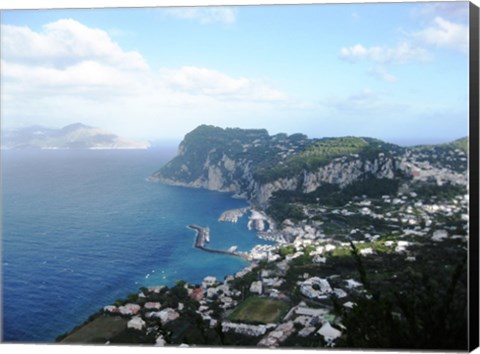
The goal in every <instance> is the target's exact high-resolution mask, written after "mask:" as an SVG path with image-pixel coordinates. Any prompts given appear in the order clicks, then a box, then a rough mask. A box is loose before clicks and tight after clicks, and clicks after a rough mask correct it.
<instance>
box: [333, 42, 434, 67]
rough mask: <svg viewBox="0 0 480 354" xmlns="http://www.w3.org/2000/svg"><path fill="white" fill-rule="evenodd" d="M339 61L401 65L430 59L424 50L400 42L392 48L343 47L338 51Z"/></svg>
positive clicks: (360, 45)
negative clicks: (369, 61)
mask: <svg viewBox="0 0 480 354" xmlns="http://www.w3.org/2000/svg"><path fill="white" fill-rule="evenodd" d="M340 59H343V60H346V61H349V62H352V63H354V62H358V61H360V60H371V61H374V62H377V63H386V64H389V63H400V64H401V63H406V62H409V61H413V60H419V61H427V60H429V59H430V55H429V53H428V52H427V51H426V50H425V49H423V48H420V47H415V46H413V45H412V44H410V43H408V42H402V43H400V44H398V45H397V46H396V47H394V48H387V47H381V46H374V47H369V48H367V47H365V46H363V45H362V44H356V45H354V46H351V47H343V48H342V49H341V50H340Z"/></svg>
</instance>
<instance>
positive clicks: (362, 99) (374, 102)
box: [327, 88, 384, 112]
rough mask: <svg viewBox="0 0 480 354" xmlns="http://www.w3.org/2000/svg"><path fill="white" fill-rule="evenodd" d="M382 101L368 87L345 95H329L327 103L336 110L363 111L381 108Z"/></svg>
mask: <svg viewBox="0 0 480 354" xmlns="http://www.w3.org/2000/svg"><path fill="white" fill-rule="evenodd" d="M383 104H384V102H383V100H382V98H381V97H380V95H379V94H377V93H375V92H373V91H372V90H370V89H369V88H364V89H363V90H361V91H359V92H354V93H352V94H350V95H348V96H345V97H330V98H329V99H328V102H327V105H329V106H331V107H333V108H335V109H336V110H338V111H348V112H351V111H357V112H358V111H365V110H372V109H377V108H381V107H382V106H383Z"/></svg>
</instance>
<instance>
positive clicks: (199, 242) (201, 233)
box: [187, 224, 250, 261]
mask: <svg viewBox="0 0 480 354" xmlns="http://www.w3.org/2000/svg"><path fill="white" fill-rule="evenodd" d="M187 227H188V228H189V229H191V230H194V231H196V232H197V237H196V239H195V247H196V248H199V249H201V250H203V251H206V252H210V253H219V254H226V255H229V256H236V257H241V258H243V259H245V260H247V261H248V260H250V258H249V256H248V255H247V254H244V253H241V252H236V251H233V250H228V251H225V250H217V249H213V248H207V247H205V244H206V243H207V242H209V241H210V228H209V227H203V226H198V225H194V224H192V225H188V226H187Z"/></svg>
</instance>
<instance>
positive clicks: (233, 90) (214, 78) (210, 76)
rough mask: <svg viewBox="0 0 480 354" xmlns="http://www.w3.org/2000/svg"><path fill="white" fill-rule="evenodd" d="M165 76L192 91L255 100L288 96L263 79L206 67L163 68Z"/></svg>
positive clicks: (175, 84) (171, 82)
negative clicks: (238, 75)
mask: <svg viewBox="0 0 480 354" xmlns="http://www.w3.org/2000/svg"><path fill="white" fill-rule="evenodd" d="M162 77H163V78H164V80H165V81H166V83H167V84H168V85H169V86H170V87H172V88H174V89H177V90H183V91H186V92H189V93H192V94H202V95H208V96H216V97H219V98H227V99H238V100H253V101H278V100H284V99H286V98H287V97H286V95H285V94H284V93H282V92H280V91H278V90H276V89H274V88H272V87H270V86H269V85H268V84H266V83H264V82H262V81H260V80H252V79H247V78H244V77H240V78H234V77H231V76H228V75H226V74H224V73H221V72H218V71H215V70H211V69H206V68H198V67H191V66H190V67H182V68H180V69H173V70H163V71H162Z"/></svg>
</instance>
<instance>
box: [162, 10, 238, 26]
mask: <svg viewBox="0 0 480 354" xmlns="http://www.w3.org/2000/svg"><path fill="white" fill-rule="evenodd" d="M160 11H161V12H162V13H165V14H167V15H169V16H172V17H175V18H179V19H185V20H195V21H198V22H200V23H201V24H210V23H223V24H232V23H235V21H236V16H237V11H236V10H235V9H233V8H230V7H179V8H172V9H161V10H160Z"/></svg>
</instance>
